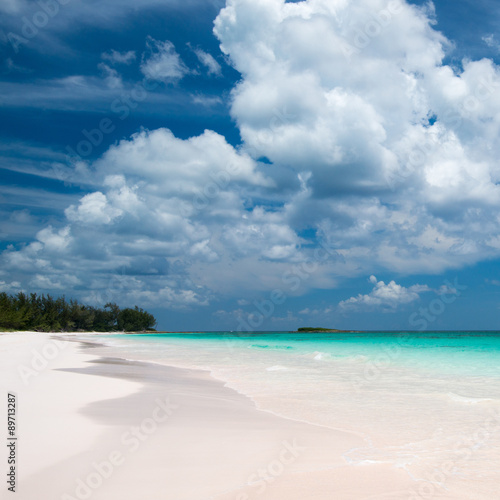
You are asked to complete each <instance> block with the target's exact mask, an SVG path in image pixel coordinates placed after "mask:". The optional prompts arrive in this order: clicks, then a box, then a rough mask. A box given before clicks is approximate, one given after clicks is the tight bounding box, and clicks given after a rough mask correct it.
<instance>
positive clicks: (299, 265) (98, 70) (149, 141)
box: [0, 0, 500, 330]
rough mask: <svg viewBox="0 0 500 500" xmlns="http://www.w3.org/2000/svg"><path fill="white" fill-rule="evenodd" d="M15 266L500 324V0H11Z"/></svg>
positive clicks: (401, 316) (225, 314)
mask: <svg viewBox="0 0 500 500" xmlns="http://www.w3.org/2000/svg"><path fill="white" fill-rule="evenodd" d="M0 14H1V18H0V19H1V26H0V41H1V45H0V54H1V66H0V74H1V79H0V87H1V91H0V96H1V97H0V103H1V108H0V113H1V121H0V123H1V138H0V157H1V162H0V168H1V185H0V200H1V205H0V210H1V221H2V222H1V223H2V226H1V228H0V236H1V238H0V251H1V254H0V263H1V264H0V289H1V290H4V291H8V292H11V293H16V292H18V291H20V290H24V291H36V292H42V293H51V294H53V295H61V294H65V295H66V296H67V297H76V298H78V299H80V300H82V301H85V302H88V303H92V304H95V305H101V306H102V305H104V303H106V302H108V301H113V302H117V303H119V304H121V305H134V304H137V305H140V306H141V307H144V308H146V309H148V310H150V311H152V312H153V313H154V314H155V315H156V316H157V318H158V319H159V327H160V328H162V329H167V330H175V329H178V330H226V329H228V330H236V329H238V328H239V329H251V328H255V329H257V330H262V329H269V330H288V329H296V328H297V327H298V326H303V325H318V326H319V325H321V326H329V327H338V328H353V329H428V330H430V329H497V328H498V324H499V323H498V320H497V318H498V315H499V313H500V311H499V305H500V296H499V294H500V274H499V268H500V217H499V215H498V214H499V213H500V212H499V208H500V188H499V186H498V183H499V182H500V165H499V164H498V158H499V157H500V155H499V153H500V150H499V149H500V146H499V144H500V141H498V139H499V137H498V136H499V130H500V121H499V119H498V117H499V116H500V94H499V90H500V71H499V67H498V64H500V34H499V28H500V13H499V9H498V6H497V5H496V4H495V2H494V1H493V0H483V1H479V2H473V1H471V0H461V1H459V2H456V1H453V2H452V1H451V0H440V1H436V2H434V3H427V2H421V1H412V2H406V1H403V0H393V1H386V0H385V1H384V0H366V1H364V2H351V1H347V0H346V1H333V0H307V1H304V2H286V3H285V2H284V0H228V1H227V3H226V2H225V1H219V0H205V1H199V0H188V1H180V0H169V1H159V0H147V1H144V2H140V4H137V2H131V1H129V0H123V1H120V2H116V1H114V0H101V1H100V2H99V3H97V2H83V1H77V0H72V1H69V2H66V1H61V0H48V1H46V2H44V1H43V0H42V2H40V3H38V2H29V1H26V0H8V1H6V2H3V3H2V5H1V6H0Z"/></svg>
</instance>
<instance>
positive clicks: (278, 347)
mask: <svg viewBox="0 0 500 500" xmlns="http://www.w3.org/2000/svg"><path fill="white" fill-rule="evenodd" d="M248 348H249V349H293V347H292V346H291V345H269V344H252V345H250V346H248Z"/></svg>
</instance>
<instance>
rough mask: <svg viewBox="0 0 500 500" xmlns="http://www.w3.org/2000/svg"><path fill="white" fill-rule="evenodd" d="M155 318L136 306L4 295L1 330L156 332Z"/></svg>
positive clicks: (0, 300)
mask: <svg viewBox="0 0 500 500" xmlns="http://www.w3.org/2000/svg"><path fill="white" fill-rule="evenodd" d="M155 326H156V319H155V317H154V316H153V315H152V314H150V313H148V312H147V311H144V310H143V309H141V308H139V307H137V306H135V307H134V308H129V307H127V308H124V309H122V308H120V307H118V306H117V305H116V304H114V303H111V302H109V303H107V304H106V305H105V306H104V308H99V307H94V306H89V305H85V304H80V303H79V302H78V301H77V300H74V299H70V300H69V302H68V301H67V300H66V299H65V298H64V297H59V298H57V299H55V298H54V297H52V296H50V295H37V294H36V293H30V294H29V295H28V294H25V293H23V292H20V293H18V294H17V295H9V294H7V293H5V292H2V293H0V330H3V331H16V330H19V331H40V332H83V331H86V332H154V331H155V330H154V327H155Z"/></svg>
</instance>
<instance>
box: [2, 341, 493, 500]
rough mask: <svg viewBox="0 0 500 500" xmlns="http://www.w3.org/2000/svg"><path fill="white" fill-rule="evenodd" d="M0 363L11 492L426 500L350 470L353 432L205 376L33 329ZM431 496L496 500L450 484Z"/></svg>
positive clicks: (386, 478) (65, 497)
mask: <svg viewBox="0 0 500 500" xmlns="http://www.w3.org/2000/svg"><path fill="white" fill-rule="evenodd" d="M96 341H97V342H98V338H96ZM49 358H50V359H49ZM0 366H1V376H0V379H1V380H2V388H3V391H2V392H3V394H4V397H5V399H6V394H7V393H8V392H11V393H12V392H14V393H16V395H17V435H18V438H19V440H18V447H17V460H18V463H17V467H18V468H17V473H18V475H17V484H16V495H15V496H12V498H17V499H21V500H34V499H43V500H56V499H57V500H59V499H61V500H72V499H73V500H74V499H87V498H91V499H96V500H115V499H116V500H137V499H147V500H165V499H172V500H174V499H175V500H198V499H199V500H202V499H203V500H206V499H213V500H250V499H262V500H271V499H272V500H281V499H283V500H285V499H287V500H295V499H297V500H299V499H300V500H303V499H318V500H323V499H324V500H331V499H338V500H347V499H353V500H354V499H360V500H361V499H388V500H389V499H394V500H395V499H398V500H399V499H401V500H406V499H408V500H414V499H416V498H425V497H421V496H415V494H414V493H413V492H414V491H415V488H416V486H417V485H416V484H415V481H413V480H412V479H411V477H409V475H408V474H407V473H406V472H405V471H404V470H403V469H401V468H396V467H394V466H393V465H391V464H383V463H382V464H380V463H379V464H370V463H367V464H364V465H357V466H353V465H349V464H348V462H347V461H346V460H345V459H344V458H343V456H344V455H345V454H346V453H347V452H348V451H349V450H352V449H353V448H356V447H359V446H362V445H363V438H361V437H360V436H357V435H354V434H352V433H347V432H340V431H335V430H332V429H328V428H325V427H320V426H316V425H312V424H308V423H304V422H298V421H293V420H289V419H285V418H282V417H278V416H275V415H273V414H271V413H268V412H263V411H259V410H257V409H256V408H255V405H254V403H253V402H252V400H251V399H249V398H248V397H246V396H244V395H242V394H239V393H238V392H236V391H234V390H232V389H230V388H227V387H224V385H223V384H222V383H221V382H219V381H217V380H215V379H212V378H211V377H210V376H209V375H208V373H207V372H203V371H196V370H186V369H180V368H173V367H168V366H161V365H159V364H152V363H143V362H133V361H127V360H125V359H123V358H122V357H121V356H120V352H119V350H118V349H117V350H116V356H113V357H108V358H99V357H98V356H96V355H94V354H93V347H92V345H91V344H89V343H80V342H78V340H77V339H76V338H75V340H58V341H57V343H56V342H55V340H54V336H51V335H47V334H41V333H13V334H10V333H9V334H2V335H0ZM6 408H7V403H6V402H5V403H4V404H3V410H2V411H1V425H2V428H3V429H5V428H6V414H7V411H6ZM2 448H4V446H2ZM6 458H7V457H5V459H2V462H3V463H4V464H6ZM4 477H5V476H4ZM7 486H8V485H7V484H6V483H5V484H4V485H3V486H2V492H1V497H2V498H9V496H8V495H7V494H8V493H9V492H8V491H7ZM6 493H7V494H6ZM434 497H436V498H443V499H475V500H480V499H493V498H495V497H494V496H489V495H488V494H487V493H482V492H481V491H480V490H477V489H476V488H475V486H474V484H470V485H469V486H468V487H465V488H464V485H463V484H459V483H451V484H450V485H448V488H447V490H440V491H439V494H436V495H434Z"/></svg>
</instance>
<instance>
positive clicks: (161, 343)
mask: <svg viewBox="0 0 500 500" xmlns="http://www.w3.org/2000/svg"><path fill="white" fill-rule="evenodd" d="M102 339H103V342H104V343H105V344H106V345H107V346H109V347H108V348H103V349H102V354H107V352H106V350H107V349H112V350H113V352H114V354H115V355H116V348H119V349H120V353H121V355H122V356H123V357H124V358H127V359H134V360H143V361H153V362H157V363H164V364H168V365H172V366H179V367H184V368H199V369H204V370H208V371H210V373H211V374H212V375H213V376H214V377H215V378H217V379H219V380H222V381H224V383H225V384H226V385H227V386H229V387H231V388H233V389H235V390H237V391H239V392H241V393H243V394H246V395H248V396H249V397H251V398H252V399H253V400H254V401H255V404H256V405H257V407H258V408H259V409H262V410H265V411H270V412H273V413H275V414H278V415H281V416H283V417H286V418H292V419H296V420H301V421H306V422H310V423H312V424H317V425H322V426H327V427H330V428H335V429H340V430H344V431H347V432H353V433H356V434H358V435H361V436H362V437H363V438H365V442H366V446H365V447H363V448H359V449H356V450H349V451H347V452H346V454H345V456H344V458H345V460H346V461H347V462H348V463H351V464H353V465H362V464H364V463H373V462H390V463H392V464H394V465H395V466H396V467H403V468H405V469H406V470H407V471H408V473H409V474H411V475H412V477H414V478H415V479H416V480H418V481H420V483H419V484H424V482H425V481H427V479H426V478H427V477H432V473H433V472H432V471H436V470H440V467H441V466H442V464H445V463H448V462H450V461H451V463H452V464H453V468H452V469H451V470H452V472H450V473H449V474H452V475H456V477H459V478H461V479H467V478H469V477H470V479H471V480H472V478H476V479H477V478H478V477H482V478H484V481H486V482H488V481H490V480H491V481H497V479H496V477H497V476H498V473H497V465H498V463H500V332H409V333H405V332H367V333H335V334H328V333H321V334H311V333H307V334H297V333H283V332H256V333H232V332H214V333H210V332H207V333H193V334H165V335H110V336H104V337H102ZM429 480H430V479H429ZM433 482H435V481H433Z"/></svg>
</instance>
